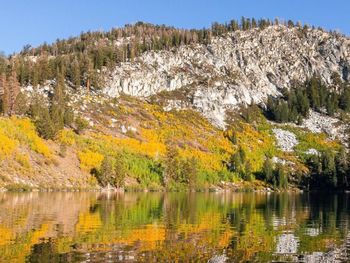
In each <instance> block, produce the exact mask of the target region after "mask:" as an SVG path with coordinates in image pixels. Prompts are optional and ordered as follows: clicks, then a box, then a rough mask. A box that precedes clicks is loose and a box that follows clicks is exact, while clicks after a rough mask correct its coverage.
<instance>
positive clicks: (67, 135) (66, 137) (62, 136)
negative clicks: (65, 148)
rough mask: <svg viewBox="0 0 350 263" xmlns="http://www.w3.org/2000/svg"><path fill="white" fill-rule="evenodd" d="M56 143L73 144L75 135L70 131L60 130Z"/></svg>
mask: <svg viewBox="0 0 350 263" xmlns="http://www.w3.org/2000/svg"><path fill="white" fill-rule="evenodd" d="M58 141H59V142H60V143H62V144H65V145H73V144H75V133H74V132H73V131H71V130H62V131H61V132H60V133H59V134H58Z"/></svg>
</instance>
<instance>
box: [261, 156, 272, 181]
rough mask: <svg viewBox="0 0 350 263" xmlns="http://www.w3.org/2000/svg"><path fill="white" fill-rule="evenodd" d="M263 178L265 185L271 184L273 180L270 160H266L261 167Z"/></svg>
mask: <svg viewBox="0 0 350 263" xmlns="http://www.w3.org/2000/svg"><path fill="white" fill-rule="evenodd" d="M263 176H264V180H265V182H266V183H272V179H273V163H272V161H271V159H270V158H266V160H265V162H264V165H263Z"/></svg>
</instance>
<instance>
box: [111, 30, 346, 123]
mask: <svg viewBox="0 0 350 263" xmlns="http://www.w3.org/2000/svg"><path fill="white" fill-rule="evenodd" d="M349 71H350V39H349V38H347V37H342V36H339V35H337V34H331V33H327V32H324V31H322V30H318V29H311V28H308V29H301V28H298V27H292V28H288V27H286V26H284V25H274V26H270V27H267V28H266V29H264V30H260V29H258V28H256V29H251V30H248V31H235V32H230V33H227V34H224V35H223V36H219V37H215V38H213V39H212V41H211V43H210V44H208V45H204V44H195V45H190V46H181V47H180V48H177V49H172V50H169V51H160V52H155V51H150V52H146V53H145V54H143V55H142V56H140V57H138V58H136V59H135V61H134V62H125V63H121V65H119V66H117V67H116V68H115V69H114V70H112V71H110V72H106V73H107V74H106V75H105V78H106V84H105V88H104V92H105V93H106V94H108V95H109V96H112V97H117V96H118V95H120V94H122V93H123V94H128V95H131V96H137V97H149V96H152V95H156V94H159V93H160V92H164V91H167V92H173V91H177V90H180V91H182V94H183V96H176V93H173V94H174V96H173V98H172V97H171V96H167V97H168V99H167V100H166V101H165V104H164V108H165V109H168V110H169V109H171V108H184V107H185V108H194V109H196V110H197V111H199V112H201V113H203V114H204V116H206V117H207V118H209V119H210V120H211V121H212V122H213V123H214V124H215V125H217V126H219V127H222V128H223V127H225V111H226V110H230V109H233V108H235V107H236V106H238V105H240V104H246V105H251V104H259V103H262V102H264V101H266V99H267V96H268V95H274V96H278V95H279V94H280V91H281V90H282V89H284V88H290V87H291V83H292V82H293V81H305V80H306V79H307V78H310V77H311V76H312V75H314V74H317V75H319V76H320V77H321V79H322V80H323V81H324V83H326V84H328V85H331V84H332V78H331V76H332V74H334V73H335V72H336V73H338V74H339V76H341V78H342V79H343V80H344V81H348V80H349V78H350V76H349Z"/></svg>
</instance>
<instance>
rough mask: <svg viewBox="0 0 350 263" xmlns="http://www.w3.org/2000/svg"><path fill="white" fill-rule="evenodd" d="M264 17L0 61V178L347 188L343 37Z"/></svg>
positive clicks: (349, 61)
mask: <svg viewBox="0 0 350 263" xmlns="http://www.w3.org/2000/svg"><path fill="white" fill-rule="evenodd" d="M266 23H267V22H266V21H265V22H264V21H263V20H261V22H260V26H257V25H256V26H251V27H249V26H248V27H247V26H241V27H239V26H237V24H234V23H233V26H232V28H231V29H227V28H226V27H228V28H229V26H222V25H221V27H223V28H221V29H220V30H218V29H215V27H214V28H213V29H205V30H203V31H191V30H187V31H186V30H184V31H181V30H177V29H174V28H168V27H158V26H153V25H144V24H142V23H141V24H137V25H135V26H129V27H126V28H123V29H120V30H119V29H117V30H114V31H113V30H112V31H111V32H109V33H101V32H95V33H86V34H82V35H81V36H80V37H77V38H71V39H68V40H62V41H57V42H56V43H55V44H52V45H49V46H47V45H43V46H40V47H39V48H33V49H31V50H30V49H28V50H24V51H22V52H21V53H19V54H16V55H14V56H13V57H9V58H4V59H3V60H1V61H0V62H1V63H0V73H1V74H0V91H2V93H1V95H0V112H2V114H3V116H2V117H0V139H1V140H2V142H3V144H1V145H0V167H1V168H2V172H3V173H2V174H0V189H1V187H5V188H7V189H11V188H15V189H16V188H18V187H24V188H27V187H29V188H56V187H57V184H58V185H61V186H62V187H63V188H73V189H76V188H93V189H95V188H96V187H101V186H102V187H105V186H107V185H109V184H112V185H113V184H116V182H118V185H119V184H121V183H123V184H124V185H125V186H126V187H127V188H128V189H138V190H142V189H143V190H144V189H154V190H160V189H161V190H163V189H170V190H179V189H180V190H181V189H185V188H197V189H208V188H214V189H218V188H221V189H228V188H229V189H241V188H249V189H256V190H257V189H260V190H261V189H264V190H269V189H272V188H273V189H281V188H282V189H286V188H287V187H291V188H292V187H303V188H308V187H310V185H311V187H313V186H314V187H330V186H331V187H334V188H340V189H344V188H345V189H347V188H348V187H349V182H350V178H349V174H350V173H349V171H350V160H349V158H348V150H347V146H348V141H349V136H348V134H349V132H348V131H349V121H350V115H349V112H350V85H349V81H350V75H349V74H350V39H349V38H348V37H346V36H342V35H340V34H338V33H334V32H325V31H323V30H322V29H315V28H310V27H306V26H305V27H301V26H290V25H288V26H287V25H283V24H279V23H277V24H276V23H275V24H273V23H270V22H269V23H268V24H269V25H268V26H266ZM234 25H236V26H234ZM219 27H220V25H219ZM243 27H245V29H244V30H243ZM145 32H147V34H146V33H145ZM20 85H21V90H20V89H19V87H20ZM269 102H270V103H269ZM272 113H273V114H272ZM271 114H272V115H273V116H275V115H276V114H277V115H278V117H279V118H278V119H277V118H275V119H274V118H271V116H272V115H271ZM11 115H12V116H11Z"/></svg>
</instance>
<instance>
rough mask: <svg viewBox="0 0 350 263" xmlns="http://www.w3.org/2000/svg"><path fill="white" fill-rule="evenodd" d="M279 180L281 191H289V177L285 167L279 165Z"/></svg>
mask: <svg viewBox="0 0 350 263" xmlns="http://www.w3.org/2000/svg"><path fill="white" fill-rule="evenodd" d="M276 170H277V178H278V186H279V188H280V189H287V187H288V175H287V173H286V171H285V168H284V167H283V165H281V164H278V165H277V169H276Z"/></svg>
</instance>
